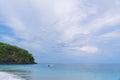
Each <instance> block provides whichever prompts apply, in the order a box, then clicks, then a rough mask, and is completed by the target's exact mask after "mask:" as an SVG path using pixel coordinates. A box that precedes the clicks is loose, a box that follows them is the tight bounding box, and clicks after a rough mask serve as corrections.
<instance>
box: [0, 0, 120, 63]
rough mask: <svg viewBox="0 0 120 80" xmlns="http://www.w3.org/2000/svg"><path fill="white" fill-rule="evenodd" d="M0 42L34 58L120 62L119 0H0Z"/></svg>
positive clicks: (57, 60) (47, 61) (80, 61)
mask: <svg viewBox="0 0 120 80" xmlns="http://www.w3.org/2000/svg"><path fill="white" fill-rule="evenodd" d="M0 41H2V42H6V43H10V44H13V45H17V46H20V47H22V48H25V49H27V50H29V52H30V53H32V54H33V56H34V57H35V59H36V61H37V62H39V63H120V0H0Z"/></svg>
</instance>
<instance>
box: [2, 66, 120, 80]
mask: <svg viewBox="0 0 120 80" xmlns="http://www.w3.org/2000/svg"><path fill="white" fill-rule="evenodd" d="M0 80H120V65H119V64H104V65H103V64H101V65H89V64H84V65H80V64H53V67H47V64H35V65H0Z"/></svg>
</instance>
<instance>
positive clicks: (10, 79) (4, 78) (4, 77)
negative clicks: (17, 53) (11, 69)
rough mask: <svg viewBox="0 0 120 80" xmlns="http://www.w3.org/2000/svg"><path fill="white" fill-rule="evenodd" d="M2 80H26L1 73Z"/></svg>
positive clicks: (0, 78)
mask: <svg viewBox="0 0 120 80" xmlns="http://www.w3.org/2000/svg"><path fill="white" fill-rule="evenodd" d="M0 80H24V79H22V78H20V77H19V76H17V75H14V74H10V73H7V72H0Z"/></svg>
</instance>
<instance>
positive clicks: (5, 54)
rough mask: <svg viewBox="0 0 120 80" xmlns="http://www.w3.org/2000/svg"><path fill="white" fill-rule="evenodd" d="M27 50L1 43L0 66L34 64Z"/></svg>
mask: <svg viewBox="0 0 120 80" xmlns="http://www.w3.org/2000/svg"><path fill="white" fill-rule="evenodd" d="M34 63H35V62H34V58H33V56H32V54H30V53H29V52H28V51H27V50H25V49H22V48H19V47H17V46H13V45H10V44H6V43H2V42H0V64H34Z"/></svg>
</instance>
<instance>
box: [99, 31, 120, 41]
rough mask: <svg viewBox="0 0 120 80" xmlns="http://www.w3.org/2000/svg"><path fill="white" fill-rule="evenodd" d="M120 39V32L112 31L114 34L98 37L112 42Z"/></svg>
mask: <svg viewBox="0 0 120 80" xmlns="http://www.w3.org/2000/svg"><path fill="white" fill-rule="evenodd" d="M118 38H120V31H119V30H117V31H112V32H108V33H105V34H102V35H100V36H98V39H99V40H110V39H118Z"/></svg>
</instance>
